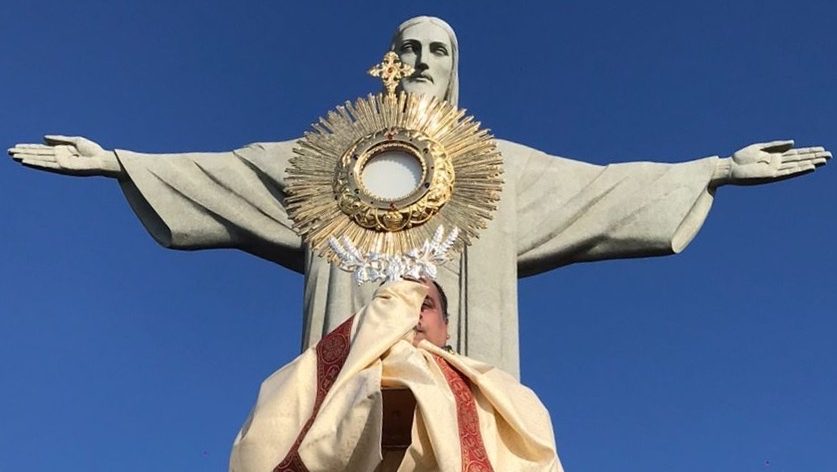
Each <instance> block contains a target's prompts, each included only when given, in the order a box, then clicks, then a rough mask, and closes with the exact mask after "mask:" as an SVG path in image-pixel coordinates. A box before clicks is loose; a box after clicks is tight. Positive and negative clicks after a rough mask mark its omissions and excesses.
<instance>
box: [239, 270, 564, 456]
mask: <svg viewBox="0 0 837 472" xmlns="http://www.w3.org/2000/svg"><path fill="white" fill-rule="evenodd" d="M445 298H446V297H445V295H444V292H443V291H441V289H440V287H439V286H438V285H437V284H436V283H435V282H430V281H427V280H424V281H422V282H414V281H398V282H392V283H389V284H387V285H384V286H382V287H380V288H379V289H378V290H377V291H376V292H375V296H374V298H373V299H372V301H371V302H370V303H369V304H368V305H366V306H365V307H364V308H363V309H361V310H360V311H359V312H358V313H357V314H356V315H354V316H352V317H350V318H349V319H348V320H346V321H345V322H343V323H342V324H341V325H340V326H338V327H337V329H335V330H334V331H332V332H331V333H329V334H327V335H326V336H325V337H323V338H322V339H321V340H320V341H319V343H317V345H316V346H314V347H311V348H309V349H308V350H306V351H305V352H303V353H302V355H300V356H299V357H298V358H297V359H296V360H294V361H293V362H291V363H290V364H288V365H287V366H285V367H283V368H282V369H280V370H279V371H277V372H276V373H274V374H273V375H271V376H270V377H269V378H268V379H267V380H265V382H264V383H263V384H262V387H261V390H260V392H259V396H258V399H257V401H256V405H255V407H254V408H253V411H252V412H251V414H250V417H249V418H248V419H247V421H246V422H245V424H244V426H243V427H242V428H241V431H240V432H239V434H238V436H237V437H236V439H235V444H234V446H233V452H232V457H231V458H230V471H231V472H249V471H268V470H273V471H276V472H280V471H295V472H299V471H306V470H307V471H311V472H313V471H337V470H357V471H395V470H399V471H442V472H447V471H450V472H460V471H511V470H513V471H562V470H563V469H562V467H561V463H560V461H559V460H558V457H557V455H556V452H555V442H554V437H553V433H552V426H551V422H550V418H549V414H548V413H547V411H546V409H545V408H544V406H543V405H542V404H541V402H540V401H539V400H538V398H537V397H536V396H535V394H534V393H533V392H532V391H531V390H529V389H528V388H526V387H524V386H522V385H520V384H519V383H518V382H517V380H515V378H514V377H512V376H511V375H509V374H507V373H505V372H503V371H502V370H500V369H497V368H494V367H492V366H490V365H487V364H484V363H482V362H478V361H475V360H472V359H469V358H467V357H465V356H461V355H458V354H456V353H454V352H453V351H452V350H451V349H450V348H449V347H446V341H447V339H448V335H447V327H448V322H447V315H446V308H447V307H446V306H445V305H446V301H445ZM382 387H384V388H387V387H401V388H408V389H410V391H411V392H412V394H413V395H414V396H415V400H416V408H415V414H414V418H413V423H412V431H411V438H412V439H411V443H410V445H409V446H408V448H407V450H406V452H404V453H403V454H402V453H393V452H391V451H390V452H387V451H384V452H383V453H382V450H381V435H382V403H383V400H382V393H381V389H382Z"/></svg>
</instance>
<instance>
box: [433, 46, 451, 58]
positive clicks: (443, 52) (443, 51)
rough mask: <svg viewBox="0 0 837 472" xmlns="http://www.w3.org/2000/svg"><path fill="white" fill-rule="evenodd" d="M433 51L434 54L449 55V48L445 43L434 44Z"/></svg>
mask: <svg viewBox="0 0 837 472" xmlns="http://www.w3.org/2000/svg"><path fill="white" fill-rule="evenodd" d="M432 51H433V53H434V54H436V55H439V56H447V55H448V48H447V47H445V45H443V44H434V45H433V48H432Z"/></svg>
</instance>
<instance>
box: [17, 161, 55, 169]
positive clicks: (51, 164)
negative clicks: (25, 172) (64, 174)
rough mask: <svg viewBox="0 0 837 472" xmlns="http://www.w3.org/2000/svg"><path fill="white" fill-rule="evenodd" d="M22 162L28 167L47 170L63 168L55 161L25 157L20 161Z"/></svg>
mask: <svg viewBox="0 0 837 472" xmlns="http://www.w3.org/2000/svg"><path fill="white" fill-rule="evenodd" d="M20 163H21V164H23V165H25V166H26V167H32V168H34V169H46V170H61V169H62V167H61V166H60V165H58V164H57V163H56V162H55V161H43V160H40V159H23V160H21V161H20Z"/></svg>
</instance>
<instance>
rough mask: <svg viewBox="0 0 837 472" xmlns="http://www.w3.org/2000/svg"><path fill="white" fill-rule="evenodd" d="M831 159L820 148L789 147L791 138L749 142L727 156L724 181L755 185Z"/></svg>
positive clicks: (790, 174) (791, 144)
mask: <svg viewBox="0 0 837 472" xmlns="http://www.w3.org/2000/svg"><path fill="white" fill-rule="evenodd" d="M829 159H831V153H830V152H828V151H826V150H825V149H823V148H822V147H806V148H799V149H793V141H791V140H788V141H772V142H769V143H758V144H751V145H750V146H747V147H745V148H743V149H740V150H738V151H736V152H735V154H733V155H732V157H730V158H729V166H730V168H729V173H728V174H727V176H726V179H725V182H724V183H730V184H736V185H755V184H761V183H767V182H773V181H776V180H782V179H787V178H790V177H795V176H797V175H802V174H805V173H808V172H811V171H813V170H815V169H816V168H817V167H819V166H821V165H823V164H825V163H826V162H828V160H829Z"/></svg>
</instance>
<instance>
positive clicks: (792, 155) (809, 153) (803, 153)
mask: <svg viewBox="0 0 837 472" xmlns="http://www.w3.org/2000/svg"><path fill="white" fill-rule="evenodd" d="M794 151H799V152H791V151H788V152H786V153H784V154H782V162H803V161H813V160H820V159H825V160H828V159H831V153H830V152H828V151H826V150H825V149H823V148H804V150H803V149H796V150H794Z"/></svg>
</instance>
